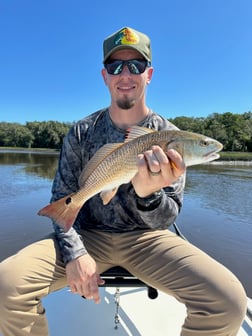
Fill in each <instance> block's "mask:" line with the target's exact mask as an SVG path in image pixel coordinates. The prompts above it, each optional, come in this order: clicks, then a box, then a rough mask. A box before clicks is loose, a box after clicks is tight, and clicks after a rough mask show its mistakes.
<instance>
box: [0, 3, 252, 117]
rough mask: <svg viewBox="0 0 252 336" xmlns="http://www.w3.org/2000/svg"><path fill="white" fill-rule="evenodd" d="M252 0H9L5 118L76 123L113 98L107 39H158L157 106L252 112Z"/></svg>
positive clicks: (1, 97) (2, 85) (1, 107)
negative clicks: (105, 66)
mask: <svg viewBox="0 0 252 336" xmlns="http://www.w3.org/2000/svg"><path fill="white" fill-rule="evenodd" d="M251 17H252V1H251V0H236V1H235V0H173V1H171V0H162V1H161V0H155V1H154V0H153V1H151V2H143V1H135V0H129V1H115V0H111V1H109V2H106V1H97V0H93V1H90V2H89V3H88V2H87V1H85V0H71V1H70V0H69V1H66V0H0V121H8V122H20V123H25V122H26V121H35V120H38V121H43V120H59V121H74V120H78V119H80V118H82V117H84V116H86V115H87V114H90V113H92V112H94V111H96V110H98V109H100V108H102V107H105V106H108V105H109V103H110V97H109V93H108V91H107V88H106V87H105V85H104V83H103V80H102V77H101V75H100V70H101V68H102V43H103V39H104V38H105V37H107V36H108V35H110V34H111V33H113V32H114V31H116V30H118V29H120V28H122V27H124V26H129V27H132V28H135V29H137V30H140V31H143V32H145V33H147V34H148V35H149V36H150V38H151V40H152V49H153V67H154V71H155V72H154V75H153V79H152V82H151V84H150V86H149V87H148V92H147V103H148V105H149V106H150V107H151V108H152V109H153V110H155V111H156V112H158V113H160V114H162V115H164V116H165V117H167V118H174V117H176V116H182V115H183V116H192V117H206V116H207V115H209V114H211V113H213V112H218V113H223V112H227V111H229V112H233V113H243V112H246V111H249V110H250V111H251V110H252V25H251Z"/></svg>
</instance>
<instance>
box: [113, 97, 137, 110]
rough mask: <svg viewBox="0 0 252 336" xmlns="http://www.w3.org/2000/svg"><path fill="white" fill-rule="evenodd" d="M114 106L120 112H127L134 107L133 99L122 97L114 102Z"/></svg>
mask: <svg viewBox="0 0 252 336" xmlns="http://www.w3.org/2000/svg"><path fill="white" fill-rule="evenodd" d="M116 104H117V106H118V107H119V108H121V109H122V110H129V109H131V108H132V107H133V106H134V105H135V99H129V98H127V97H124V98H122V99H118V100H117V101H116Z"/></svg>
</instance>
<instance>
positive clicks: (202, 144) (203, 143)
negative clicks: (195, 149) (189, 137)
mask: <svg viewBox="0 0 252 336" xmlns="http://www.w3.org/2000/svg"><path fill="white" fill-rule="evenodd" d="M208 145H209V141H208V140H206V139H205V140H201V141H200V146H202V147H206V146H208Z"/></svg>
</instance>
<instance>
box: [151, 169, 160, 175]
mask: <svg viewBox="0 0 252 336" xmlns="http://www.w3.org/2000/svg"><path fill="white" fill-rule="evenodd" d="M160 173H161V169H160V170H159V171H158V172H153V171H151V170H150V174H151V176H158V175H160Z"/></svg>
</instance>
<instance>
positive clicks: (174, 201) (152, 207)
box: [136, 174, 185, 229]
mask: <svg viewBox="0 0 252 336" xmlns="http://www.w3.org/2000/svg"><path fill="white" fill-rule="evenodd" d="M184 186H185V174H183V175H182V176H181V177H180V178H179V179H178V180H177V181H176V182H175V183H173V184H172V185H171V186H170V187H167V188H163V189H161V190H160V191H159V192H156V193H154V194H152V195H150V196H148V197H144V198H140V197H138V196H137V195H136V202H137V208H138V212H139V215H140V217H141V218H142V220H143V221H144V222H145V223H146V224H147V225H148V226H149V227H150V228H151V229H160V228H167V227H169V226H170V225H171V224H173V223H174V222H175V220H176V218H177V216H178V214H179V212H180V210H181V208H182V203H183V192H184Z"/></svg>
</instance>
